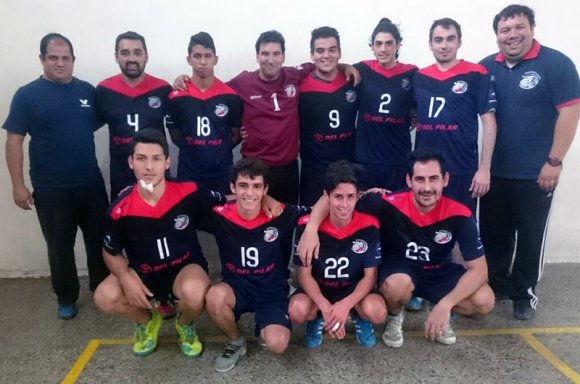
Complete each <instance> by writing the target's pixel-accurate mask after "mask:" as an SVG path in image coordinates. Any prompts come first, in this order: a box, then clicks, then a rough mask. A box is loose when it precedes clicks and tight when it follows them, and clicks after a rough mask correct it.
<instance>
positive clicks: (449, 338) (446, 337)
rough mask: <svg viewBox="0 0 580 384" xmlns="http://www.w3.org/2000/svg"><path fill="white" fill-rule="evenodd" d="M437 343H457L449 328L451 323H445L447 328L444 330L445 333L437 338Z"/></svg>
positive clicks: (453, 333) (451, 329)
mask: <svg viewBox="0 0 580 384" xmlns="http://www.w3.org/2000/svg"><path fill="white" fill-rule="evenodd" d="M437 341H438V342H440V343H441V344H445V345H453V344H455V342H456V341H457V337H456V336H455V332H454V331H453V328H451V322H449V323H447V328H446V329H445V331H443V334H441V335H440V336H439V337H438V338H437Z"/></svg>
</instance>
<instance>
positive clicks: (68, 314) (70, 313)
mask: <svg viewBox="0 0 580 384" xmlns="http://www.w3.org/2000/svg"><path fill="white" fill-rule="evenodd" d="M76 315H77V306H76V304H68V305H63V304H59V305H58V317H59V318H60V319H63V320H70V319H72V318H74V317H75V316H76Z"/></svg>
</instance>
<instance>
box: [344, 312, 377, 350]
mask: <svg viewBox="0 0 580 384" xmlns="http://www.w3.org/2000/svg"><path fill="white" fill-rule="evenodd" d="M350 319H351V320H352V323H353V324H354V328H355V330H356V341H358V343H359V344H360V345H362V346H363V347H365V348H372V347H374V346H375V344H376V343H377V338H376V337H375V330H374V329H373V325H372V324H371V322H370V321H368V320H364V319H362V318H360V316H359V315H358V314H356V313H353V314H351V315H350Z"/></svg>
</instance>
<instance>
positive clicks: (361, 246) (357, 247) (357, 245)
mask: <svg viewBox="0 0 580 384" xmlns="http://www.w3.org/2000/svg"><path fill="white" fill-rule="evenodd" d="M350 249H352V251H353V252H354V253H359V254H360V253H365V252H366V251H367V249H369V245H368V244H367V242H366V241H364V240H362V239H356V240H354V241H353V242H352V247H351V248H350Z"/></svg>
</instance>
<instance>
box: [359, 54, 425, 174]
mask: <svg viewBox="0 0 580 384" xmlns="http://www.w3.org/2000/svg"><path fill="white" fill-rule="evenodd" d="M354 66H355V68H356V69H358V70H359V72H360V73H361V76H362V83H361V84H360V96H361V97H360V99H361V100H360V105H359V110H358V118H357V121H356V154H355V158H356V160H357V161H358V162H361V163H367V164H382V165H404V164H406V163H407V155H408V154H409V152H410V151H411V135H410V133H409V130H410V127H411V111H412V110H413V109H414V108H415V101H414V99H413V89H412V78H413V76H414V74H415V72H417V67H416V66H414V65H409V64H401V63H397V64H396V65H395V66H394V67H393V68H389V69H385V68H383V67H381V66H380V65H379V63H378V61H377V60H368V61H362V62H360V63H357V64H355V65H354Z"/></svg>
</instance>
